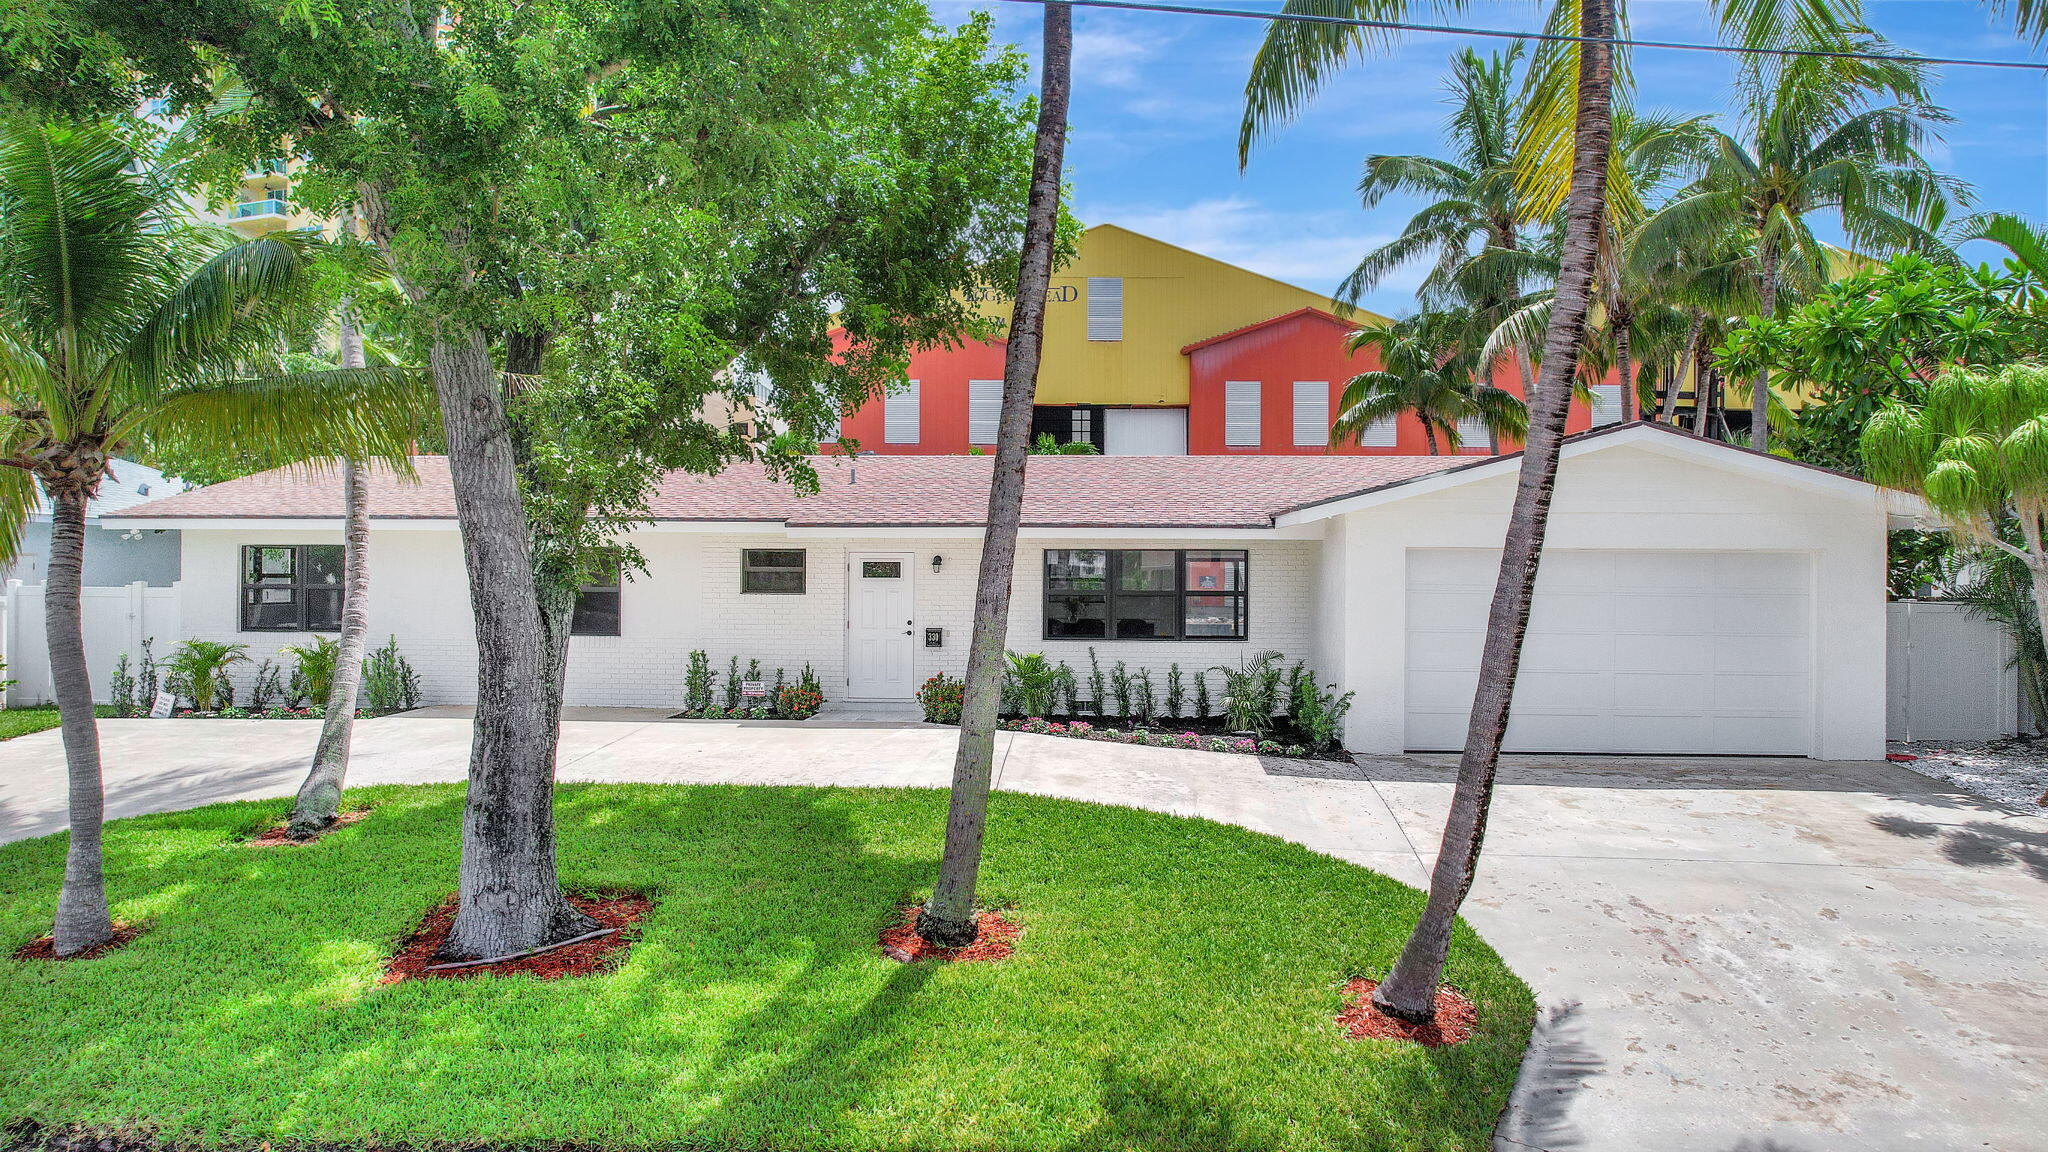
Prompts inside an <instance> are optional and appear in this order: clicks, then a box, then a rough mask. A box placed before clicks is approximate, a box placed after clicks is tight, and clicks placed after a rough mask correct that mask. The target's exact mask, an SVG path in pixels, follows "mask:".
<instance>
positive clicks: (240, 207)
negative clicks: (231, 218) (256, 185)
mask: <svg viewBox="0 0 2048 1152" xmlns="http://www.w3.org/2000/svg"><path fill="white" fill-rule="evenodd" d="M288 211H290V209H289V208H288V207H286V205H285V202H284V201H283V200H281V199H278V198H276V197H272V198H270V199H267V200H244V201H242V202H241V203H239V204H237V205H235V219H237V220H247V219H249V218H251V217H254V216H282V215H284V214H285V213H286V212H288Z"/></svg>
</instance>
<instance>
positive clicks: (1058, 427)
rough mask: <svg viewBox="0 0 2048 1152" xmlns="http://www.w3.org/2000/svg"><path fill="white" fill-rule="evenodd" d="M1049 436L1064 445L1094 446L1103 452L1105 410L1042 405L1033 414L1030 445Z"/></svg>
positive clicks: (1088, 407)
mask: <svg viewBox="0 0 2048 1152" xmlns="http://www.w3.org/2000/svg"><path fill="white" fill-rule="evenodd" d="M1040 436H1050V437H1052V438H1053V439H1054V440H1055V441H1057V442H1058V443H1061V444H1076V443H1079V444H1093V445H1095V450H1096V451H1097V452H1100V451H1102V409H1101V408H1100V407H1097V406H1094V405H1086V404H1082V405H1075V406H1073V407H1068V406H1066V405H1059V404H1040V405H1038V406H1037V407H1035V408H1033V409H1032V410H1031V441H1032V443H1034V444H1035V443H1037V442H1038V438H1039V437H1040Z"/></svg>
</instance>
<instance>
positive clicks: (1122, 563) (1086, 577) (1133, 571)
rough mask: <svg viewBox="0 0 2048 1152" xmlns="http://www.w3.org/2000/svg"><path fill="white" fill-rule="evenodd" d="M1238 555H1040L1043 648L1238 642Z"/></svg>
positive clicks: (1244, 562) (1242, 620)
mask: <svg viewBox="0 0 2048 1152" xmlns="http://www.w3.org/2000/svg"><path fill="white" fill-rule="evenodd" d="M1249 568H1250V562H1249V555H1248V554H1247V553H1246V552H1244V551H1241V550H1228V549H1226V550H1214V549H1189V550H1185V551H1183V550H1175V549H1167V548H1125V549H1098V548H1048V549H1047V550H1046V553H1045V638H1046V639H1048V640H1105V639H1116V640H1243V639H1245V638H1246V636H1248V635H1249V620H1250V615H1249V611H1248V607H1247V603H1246V597H1247V596H1248V595H1249V594H1250V593H1249V590H1248V589H1247V587H1246V578H1247V573H1248V571H1249Z"/></svg>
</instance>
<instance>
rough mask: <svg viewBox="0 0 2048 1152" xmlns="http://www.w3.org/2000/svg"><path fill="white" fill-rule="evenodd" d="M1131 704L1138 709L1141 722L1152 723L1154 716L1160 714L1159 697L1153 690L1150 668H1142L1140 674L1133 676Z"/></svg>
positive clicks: (1138, 718) (1139, 670)
mask: <svg viewBox="0 0 2048 1152" xmlns="http://www.w3.org/2000/svg"><path fill="white" fill-rule="evenodd" d="M1131 704H1132V706H1133V707H1134V708H1135V709H1136V710H1137V720H1138V723H1140V724H1150V723H1151V722H1152V718H1153V717H1154V716H1156V715H1158V714H1159V699H1158V697H1157V696H1155V695H1154V694H1153V692H1152V670H1151V669H1150V668H1140V669H1138V674H1137V675H1135V676H1133V677H1131Z"/></svg>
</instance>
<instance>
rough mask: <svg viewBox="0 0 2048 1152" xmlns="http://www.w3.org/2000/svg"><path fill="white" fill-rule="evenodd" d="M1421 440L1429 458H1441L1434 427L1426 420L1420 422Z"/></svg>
mask: <svg viewBox="0 0 2048 1152" xmlns="http://www.w3.org/2000/svg"><path fill="white" fill-rule="evenodd" d="M1525 395H1526V393H1525ZM1422 440H1423V442H1424V443H1426V444H1428V445H1429V454H1430V455H1431V456H1441V455H1443V453H1442V452H1439V451H1437V446H1436V425H1434V424H1431V423H1430V422H1429V421H1427V420H1424V421H1423V422H1422Z"/></svg>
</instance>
